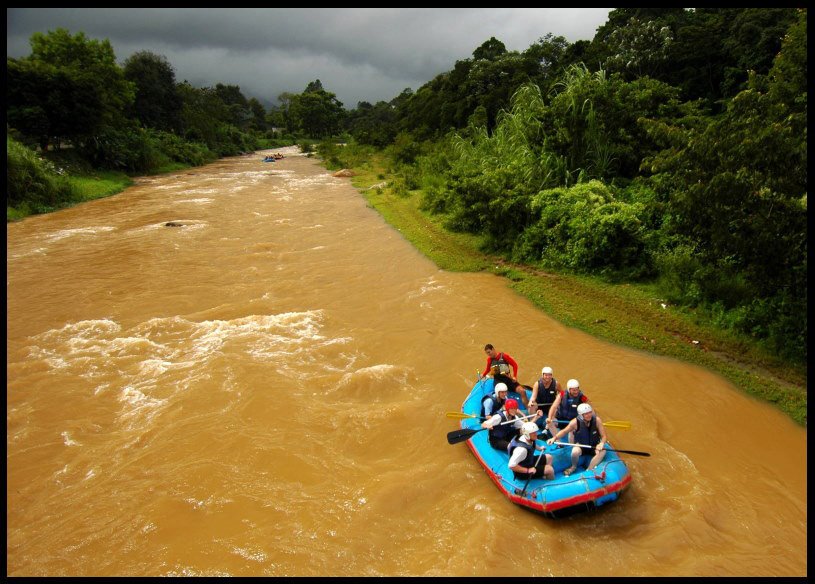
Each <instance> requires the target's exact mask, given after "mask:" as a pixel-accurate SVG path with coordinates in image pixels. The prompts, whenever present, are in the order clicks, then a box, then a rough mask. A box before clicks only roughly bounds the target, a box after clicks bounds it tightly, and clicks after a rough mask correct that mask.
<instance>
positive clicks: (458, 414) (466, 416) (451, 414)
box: [444, 404, 605, 424]
mask: <svg viewBox="0 0 815 584" xmlns="http://www.w3.org/2000/svg"><path fill="white" fill-rule="evenodd" d="M543 405H545V406H549V405H552V404H543ZM444 415H445V416H447V417H448V418H452V419H454V420H465V419H471V420H474V419H478V420H486V419H487V418H490V417H491V416H476V415H475V414H465V413H464V412H447V413H446V414H444ZM558 421H560V420H558ZM603 423H604V424H605V422H603Z"/></svg>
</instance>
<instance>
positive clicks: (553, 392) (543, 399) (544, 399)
mask: <svg viewBox="0 0 815 584" xmlns="http://www.w3.org/2000/svg"><path fill="white" fill-rule="evenodd" d="M556 397H557V379H555V378H554V377H552V383H551V384H550V385H549V389H547V388H545V387H543V377H541V378H540V379H538V397H537V399H536V400H535V401H536V402H538V403H539V404H551V403H552V402H554V401H555V398H556Z"/></svg>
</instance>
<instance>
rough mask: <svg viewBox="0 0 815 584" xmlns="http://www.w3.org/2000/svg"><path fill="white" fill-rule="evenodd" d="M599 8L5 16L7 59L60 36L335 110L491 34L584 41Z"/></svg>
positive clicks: (201, 78)
mask: <svg viewBox="0 0 815 584" xmlns="http://www.w3.org/2000/svg"><path fill="white" fill-rule="evenodd" d="M608 12H609V9H607V8H575V9H555V8H535V9H532V8H499V9H496V8H491V9H487V8H483V9H482V8H462V9H456V8H441V9H432V8H397V9H386V8H375V9H374V8H370V9H368V8H333V9H327V8H325V9H321V8H266V9H255V8H252V9H250V8H240V9H224V8H218V9H206V8H189V9H184V8H127V9H124V8H122V9H117V8H48V9H44V8H10V9H7V12H6V14H7V35H6V43H7V52H8V55H9V56H11V57H20V56H26V55H28V54H30V45H29V42H28V40H29V38H30V37H31V34H32V33H34V32H48V31H49V30H55V29H57V28H65V29H67V30H69V31H70V32H71V33H72V34H76V33H78V32H84V33H85V34H86V36H88V37H89V38H93V39H109V40H110V42H111V44H112V45H113V49H114V51H115V53H116V57H117V59H118V60H119V61H120V62H122V61H124V60H125V59H126V58H127V57H128V56H130V55H131V54H133V53H134V52H136V51H139V50H149V51H152V52H154V53H157V54H161V55H164V56H165V57H167V59H168V61H169V62H170V63H171V64H172V65H173V67H174V68H175V70H176V76H177V78H178V79H179V80H184V79H186V80H188V81H190V82H191V83H193V84H195V85H201V86H204V85H209V86H211V85H214V84H215V83H228V84H234V85H239V86H240V87H241V90H242V91H243V93H244V94H246V95H247V96H253V97H257V98H259V99H261V100H263V101H273V100H274V99H275V98H276V97H277V96H278V95H279V94H280V93H282V92H284V91H291V92H295V93H299V92H300V91H302V90H303V89H304V88H305V86H306V85H307V84H308V82H309V81H312V80H314V79H320V80H321V81H322V83H323V86H324V87H325V88H326V89H327V90H328V91H332V92H334V93H336V94H337V97H338V98H339V99H340V101H342V102H343V103H344V104H345V106H346V107H347V108H349V109H350V108H352V107H355V106H356V104H357V102H358V101H363V100H364V101H370V102H372V103H373V102H376V101H379V100H383V99H384V100H389V99H391V98H393V97H395V96H396V95H398V94H399V93H400V92H401V91H402V90H403V89H405V88H406V87H410V88H412V89H414V90H416V89H418V88H419V87H420V86H421V85H423V84H424V83H426V82H427V81H430V80H431V79H432V78H433V77H435V76H436V75H438V74H439V73H441V72H443V71H448V70H450V69H452V67H453V65H454V64H455V61H456V60H458V59H465V58H468V57H470V56H471V55H472V52H473V50H474V49H475V48H477V47H478V46H479V45H481V44H482V43H483V42H484V41H486V40H488V39H489V38H490V37H492V36H494V37H496V38H498V39H499V40H501V41H502V42H504V44H505V45H506V46H507V49H509V50H518V51H523V50H525V49H526V48H527V47H529V45H530V44H532V43H533V42H535V41H536V40H537V39H539V38H540V37H543V36H544V35H546V34H547V33H552V34H554V35H562V36H564V37H566V38H567V39H568V40H569V41H571V42H574V41H577V40H580V39H591V38H592V37H593V36H594V33H595V31H596V29H597V27H598V26H600V25H602V24H603V23H605V21H606V18H607V16H608Z"/></svg>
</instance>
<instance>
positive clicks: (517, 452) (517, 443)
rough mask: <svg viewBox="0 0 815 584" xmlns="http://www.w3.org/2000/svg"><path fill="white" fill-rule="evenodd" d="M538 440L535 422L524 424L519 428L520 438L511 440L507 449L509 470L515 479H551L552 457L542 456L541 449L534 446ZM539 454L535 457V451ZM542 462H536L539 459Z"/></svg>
mask: <svg viewBox="0 0 815 584" xmlns="http://www.w3.org/2000/svg"><path fill="white" fill-rule="evenodd" d="M537 438H538V425H537V424H536V423H535V422H525V423H524V425H523V426H521V437H520V438H513V439H512V441H511V442H510V443H509V446H508V447H507V452H508V453H509V469H510V470H511V471H512V473H513V474H514V475H515V478H516V479H520V480H527V479H529V478H533V479H540V478H544V479H553V478H555V469H554V467H553V466H552V455H551V454H544V453H543V450H544V449H543V448H538V447H537V446H535V440H537ZM536 450H537V451H538V452H539V453H540V454H538V456H535V451H536ZM541 456H542V457H543V460H541V461H540V462H538V458H539V457H541Z"/></svg>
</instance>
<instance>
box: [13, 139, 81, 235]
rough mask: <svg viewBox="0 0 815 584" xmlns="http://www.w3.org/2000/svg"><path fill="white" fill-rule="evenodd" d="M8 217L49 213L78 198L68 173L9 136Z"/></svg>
mask: <svg viewBox="0 0 815 584" xmlns="http://www.w3.org/2000/svg"><path fill="white" fill-rule="evenodd" d="M6 160H7V170H6V220H7V221H11V220H15V219H20V218H22V217H25V216H27V215H30V214H32V213H47V212H49V211H53V210H55V209H59V208H60V207H65V206H67V205H71V204H73V203H76V202H78V201H79V200H80V199H79V193H78V192H77V190H76V187H75V185H73V184H72V183H71V181H70V180H69V178H68V176H67V174H66V173H65V171H64V170H62V169H61V168H58V167H56V166H55V165H54V164H53V163H51V162H49V161H47V160H43V159H42V158H40V157H39V156H37V154H36V153H35V152H34V151H32V150H30V149H28V148H26V147H25V146H24V145H22V144H21V143H20V142H17V141H16V140H14V139H13V138H11V137H9V136H6Z"/></svg>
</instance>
